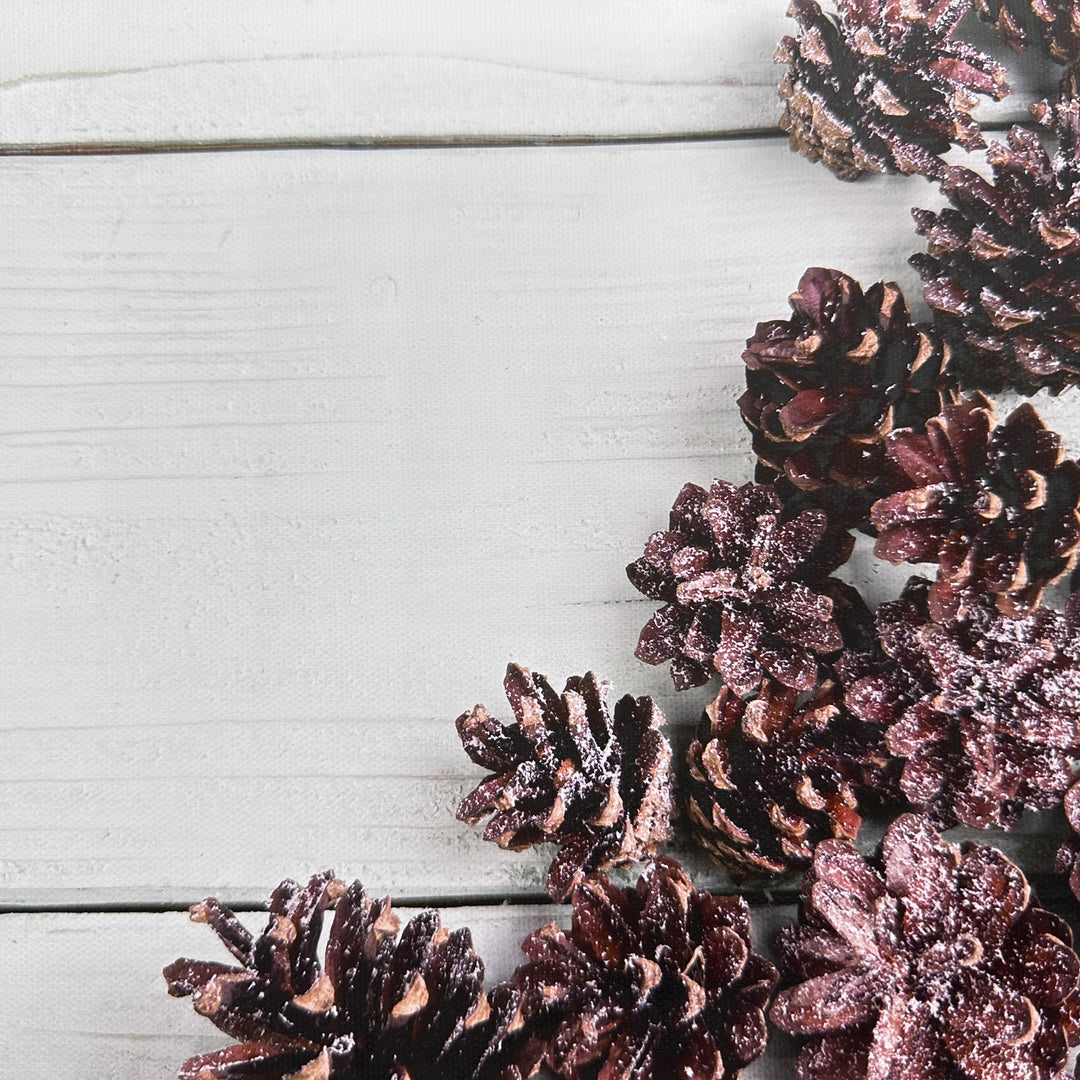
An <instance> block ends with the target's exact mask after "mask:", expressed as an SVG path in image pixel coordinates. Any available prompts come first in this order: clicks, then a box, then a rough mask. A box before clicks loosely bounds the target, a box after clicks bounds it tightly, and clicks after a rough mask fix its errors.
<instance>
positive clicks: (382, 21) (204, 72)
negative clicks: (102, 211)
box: [0, 0, 1057, 150]
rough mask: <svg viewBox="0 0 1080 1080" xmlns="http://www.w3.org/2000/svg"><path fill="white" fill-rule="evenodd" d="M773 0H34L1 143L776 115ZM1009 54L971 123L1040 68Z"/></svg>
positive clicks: (376, 133)
mask: <svg viewBox="0 0 1080 1080" xmlns="http://www.w3.org/2000/svg"><path fill="white" fill-rule="evenodd" d="M785 7H786V2H785V0H751V2H749V3H748V2H747V0H548V2H545V3H543V4H535V3H532V2H530V0H455V2H454V3H442V4H408V3H395V4H387V3H385V2H384V0H311V2H309V3H304V4H298V3H294V2H291V0H237V2H234V3H231V4H221V3H218V2H214V0H179V2H177V3H172V4H165V5H147V4H144V3H138V2H136V0H82V2H81V3H78V4H71V3H68V2H67V0H37V2H36V3H35V4H33V6H32V7H29V6H28V7H26V8H25V11H24V12H23V13H22V15H21V18H18V19H16V20H14V22H13V23H11V24H9V25H8V27H7V28H6V29H7V32H6V33H5V34H4V35H3V40H0V149H3V148H7V149H9V150H10V149H24V150H25V149H28V148H33V147H55V146H65V147H77V148H81V149H87V148H93V147H95V146H97V147H100V146H102V145H114V146H128V147H130V146H144V147H145V146H161V145H164V146H170V145H177V144H185V143H192V142H203V143H211V144H215V145H217V144H228V143H229V142H232V141H235V140H249V141H252V142H282V141H285V142H288V141H290V140H292V141H297V140H299V141H316V142H318V141H330V142H335V141H342V142H359V143H363V142H370V141H380V140H389V141H394V140H406V141H408V140H420V141H424V140H444V139H445V140H448V141H469V140H472V141H476V140H485V139H494V140H498V139H511V140H513V139H546V138H552V139H566V138H585V139H589V138H626V137H630V138H634V137H654V136H658V137H671V136H679V135H700V134H716V133H722V132H727V133H730V132H745V131H751V130H772V129H775V127H776V123H777V118H778V116H779V111H780V110H779V105H778V103H777V99H776V86H777V83H778V82H779V79H780V69H779V68H777V67H776V66H775V65H774V64H773V62H772V55H773V51H774V49H775V46H776V43H777V41H778V40H779V39H780V37H781V36H782V35H783V34H785V33H790V32H791V30H792V28H793V26H794V23H793V21H792V20H790V19H788V18H786V17H785V14H784V11H785ZM971 23H972V25H970V26H969V25H968V24H967V23H965V25H964V33H965V35H968V36H969V37H970V39H971V40H974V41H977V42H978V43H979V44H981V45H983V46H985V47H989V48H992V49H993V51H995V52H996V53H997V54H998V55H1000V56H1001V58H1002V59H1003V60H1005V62H1006V63H1007V64H1008V66H1009V69H1010V71H1011V72H1013V77H1012V79H1011V81H1012V84H1013V85H1014V87H1015V90H1016V92H1015V94H1014V95H1013V96H1012V97H1011V98H1009V99H1007V100H1006V101H1005V102H1001V103H993V102H987V103H984V104H983V105H981V106H980V112H979V116H980V119H981V120H982V121H983V122H984V123H988V124H994V123H997V124H1001V123H1003V122H1006V121H1008V122H1012V121H1014V120H1017V119H1026V118H1027V114H1026V111H1025V110H1026V108H1027V104H1028V103H1029V102H1030V101H1033V100H1036V99H1038V98H1040V97H1042V96H1044V95H1045V94H1047V93H1050V92H1052V91H1053V87H1054V84H1055V81H1056V78H1057V72H1056V69H1053V68H1048V67H1047V66H1046V65H1044V64H1041V63H1040V62H1039V61H1038V58H1037V57H1035V56H1034V55H1025V56H1023V57H1020V58H1017V57H1015V56H1013V54H1012V53H1010V52H1009V51H1008V50H1007V49H1006V48H1005V47H1004V46H1002V45H1001V44H1000V43H999V42H997V40H996V38H995V37H994V36H993V35H992V34H991V33H990V32H989V30H988V29H987V28H986V27H984V26H982V25H980V24H977V23H974V20H971Z"/></svg>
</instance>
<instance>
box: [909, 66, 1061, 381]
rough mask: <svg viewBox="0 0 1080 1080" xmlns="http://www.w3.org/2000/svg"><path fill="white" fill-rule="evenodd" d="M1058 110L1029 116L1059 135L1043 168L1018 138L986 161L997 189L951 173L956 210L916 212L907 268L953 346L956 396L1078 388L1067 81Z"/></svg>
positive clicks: (949, 188)
mask: <svg viewBox="0 0 1080 1080" xmlns="http://www.w3.org/2000/svg"><path fill="white" fill-rule="evenodd" d="M1063 87H1064V89H1063V92H1062V99H1061V101H1060V102H1059V104H1057V105H1056V106H1053V107H1051V106H1049V105H1048V104H1047V103H1046V102H1043V103H1042V104H1041V105H1038V106H1035V107H1033V109H1032V111H1033V112H1034V113H1035V115H1036V116H1037V118H1038V119H1039V120H1040V122H1041V123H1042V124H1043V125H1045V126H1046V127H1048V128H1051V129H1052V130H1053V131H1055V132H1056V134H1057V136H1058V150H1057V153H1055V154H1054V156H1053V158H1051V157H1050V156H1049V155H1048V154H1047V152H1046V150H1044V149H1043V146H1042V143H1041V141H1040V139H1039V136H1038V135H1037V134H1036V133H1035V132H1034V131H1028V130H1027V129H1026V128H1022V127H1014V128H1012V130H1011V131H1010V132H1009V135H1008V145H1002V144H1001V143H994V144H993V145H992V146H991V147H990V150H989V152H988V154H987V160H988V161H989V162H990V164H991V165H992V166H993V182H992V183H991V182H990V181H988V180H985V179H983V178H982V177H981V176H979V175H978V174H977V173H974V172H972V171H971V170H970V169H964V168H962V167H960V166H954V167H951V168H949V169H948V170H947V171H946V173H945V176H944V178H943V182H942V190H943V191H944V192H945V194H946V195H947V196H948V197H949V200H950V201H951V202H952V204H953V207H954V208H952V209H950V208H946V209H944V210H942V211H941V212H940V213H934V212H932V211H930V210H915V211H913V213H914V215H915V222H916V229H917V230H918V232H919V233H921V234H922V235H923V236H925V237H926V239H927V253H922V254H917V255H913V256H912V258H911V264H912V266H914V267H915V268H916V270H918V272H919V274H920V275H921V277H922V279H923V281H924V282H925V283H926V285H925V288H924V295H925V296H926V301H927V303H928V304H929V305H930V306H931V307H932V308H933V309H934V314H935V318H936V320H937V324H938V326H939V328H940V330H941V332H942V334H944V335H945V336H946V337H947V338H949V339H950V340H951V341H952V342H953V344H954V346H955V353H954V356H953V365H952V366H953V370H954V372H955V374H956V375H957V377H958V378H959V380H960V383H961V385H962V386H965V387H978V388H981V389H984V390H991V391H997V390H1003V389H1010V388H1011V389H1014V390H1018V391H1020V392H1021V393H1025V394H1030V393H1034V392H1035V391H1036V390H1038V389H1040V388H1044V387H1045V388H1048V389H1049V390H1051V391H1052V392H1053V393H1058V392H1060V391H1061V390H1062V389H1063V388H1064V387H1067V386H1074V385H1076V384H1077V383H1078V382H1080V202H1078V200H1077V197H1076V191H1077V182H1078V180H1080V101H1078V100H1077V86H1076V79H1075V76H1070V77H1067V78H1066V80H1065V82H1064V83H1063Z"/></svg>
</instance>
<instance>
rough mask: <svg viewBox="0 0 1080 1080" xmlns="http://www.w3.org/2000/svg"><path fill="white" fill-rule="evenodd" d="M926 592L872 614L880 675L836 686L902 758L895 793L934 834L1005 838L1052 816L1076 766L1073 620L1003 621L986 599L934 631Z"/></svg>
mask: <svg viewBox="0 0 1080 1080" xmlns="http://www.w3.org/2000/svg"><path fill="white" fill-rule="evenodd" d="M929 592H930V587H929V582H927V581H925V580H923V579H921V578H912V579H911V581H909V582H908V585H907V587H906V588H905V589H904V593H903V595H902V597H901V598H900V600H898V601H893V602H891V603H886V604H882V605H881V607H879V608H878V613H877V619H878V632H879V634H880V638H881V644H882V648H883V649H884V650H885V653H886V654H887V655H888V657H889V658H890V660H891V666H890V667H888V668H887V669H886V670H884V671H880V672H877V673H874V674H870V675H867V676H865V677H863V678H861V679H857V680H855V681H854V682H851V683H849V684H848V685H847V686H846V688H845V689H846V694H845V697H844V702H845V704H846V705H847V707H848V708H849V709H850V710H851V711H852V712H853V713H854V714H855V715H856V716H858V717H859V718H860V719H863V720H865V721H868V722H870V723H874V724H886V725H888V730H887V731H886V735H885V745H886V746H887V748H888V749H889V751H890V752H891V753H893V754H895V755H896V756H897V757H901V758H906V759H907V760H906V762H905V765H904V770H903V773H902V775H901V778H900V786H901V788H902V789H903V791H904V793H905V794H906V795H907V797H908V798H909V799H910V800H911V802H912V803H913V804H914V805H916V806H917V807H919V808H920V809H924V810H926V811H927V812H928V813H929V814H930V815H931V816H932V818H933V819H934V821H935V823H937V824H938V825H940V826H942V827H945V828H947V827H950V826H952V825H955V824H956V823H957V822H963V823H964V824H965V825H971V826H973V827H975V828H979V829H984V828H988V827H990V826H999V827H1001V828H1005V829H1008V828H1011V827H1012V826H1013V825H1015V824H1016V821H1017V819H1018V818H1019V817H1020V814H1021V813H1022V811H1023V810H1024V809H1025V808H1027V809H1032V810H1045V809H1049V808H1051V807H1054V806H1057V805H1058V804H1059V803H1060V802H1061V799H1062V797H1063V796H1064V794H1065V791H1066V789H1067V788H1068V787H1069V785H1070V784H1071V783H1072V782H1073V781H1074V780H1075V779H1077V765H1076V758H1077V756H1078V754H1080V610H1078V609H1077V608H1076V607H1073V608H1072V609H1071V610H1070V611H1069V612H1067V613H1064V614H1063V613H1062V612H1058V611H1053V610H1051V609H1049V608H1044V607H1039V608H1036V609H1035V610H1033V611H1032V612H1030V613H1029V614H1027V615H1025V616H1024V617H1022V618H1013V617H1010V616H1007V615H1003V614H1002V613H1001V612H1000V611H998V610H997V608H996V607H995V606H994V604H993V602H992V601H991V600H990V599H989V598H987V599H986V600H985V601H984V602H983V603H981V604H979V605H978V606H976V607H973V608H972V609H971V611H970V612H969V618H968V620H966V621H964V622H960V623H950V624H945V625H943V624H940V623H936V622H934V621H933V620H932V619H931V617H930V614H929V611H928V607H929V604H928V593H929Z"/></svg>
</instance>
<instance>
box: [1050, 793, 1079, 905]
mask: <svg viewBox="0 0 1080 1080" xmlns="http://www.w3.org/2000/svg"><path fill="white" fill-rule="evenodd" d="M1065 816H1066V817H1067V818H1068V820H1069V826H1070V827H1071V829H1072V834H1071V835H1070V836H1069V838H1068V840H1066V841H1065V843H1064V844H1062V845H1061V847H1060V849H1059V850H1058V853H1057V858H1056V859H1055V861H1054V869H1055V870H1056V871H1057V872H1058V873H1059V874H1065V875H1067V877H1068V879H1069V888H1070V889H1072V893H1073V896H1075V897H1076V899H1077V900H1080V783H1076V784H1073V786H1072V787H1071V788H1069V790H1068V791H1067V792H1065Z"/></svg>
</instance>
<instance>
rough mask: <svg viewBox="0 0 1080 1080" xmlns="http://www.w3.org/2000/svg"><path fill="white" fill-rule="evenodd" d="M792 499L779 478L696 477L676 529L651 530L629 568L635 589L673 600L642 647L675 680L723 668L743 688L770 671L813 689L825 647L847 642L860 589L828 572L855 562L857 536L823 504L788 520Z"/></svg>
mask: <svg viewBox="0 0 1080 1080" xmlns="http://www.w3.org/2000/svg"><path fill="white" fill-rule="evenodd" d="M782 509H783V507H782V504H781V502H780V499H779V497H778V496H777V494H776V491H775V489H774V488H772V487H771V486H769V485H755V484H744V485H743V486H742V487H736V486H735V485H734V484H729V483H726V482H725V481H723V480H716V481H715V482H714V483H713V486H712V490H711V491H706V490H705V489H704V488H701V487H698V486H697V485H696V484H687V485H686V486H685V487H684V488H683V489H682V491H681V492H679V497H678V498H677V499H676V500H675V505H674V506H673V507H672V509H671V517H670V522H669V524H670V529H669V530H668V531H667V532H657V533H653V535H652V536H650V537H649V539H648V540H647V541H646V543H645V554H644V555H643V556H642V557H641V558H640V559H638V560H637V562H634V563H631V564H630V565H629V566H628V567H627V568H626V575H627V577H628V578H629V579H630V581H631V582H632V583H633V585H634V587H635V588H637V589H638V590H639V591H640V592H642V593H644V594H645V595H646V596H648V597H649V598H650V599H653V600H662V601H664V602H665V606H664V607H662V608H661V609H660V610H659V611H657V612H656V614H654V615H653V617H652V618H651V619H650V620H649V621H648V622H647V623H646V624H645V627H644V629H642V631H641V636H640V638H639V639H638V645H637V649H636V650H635V654H634V655H635V656H637V658H638V659H639V660H643V661H645V663H646V664H662V663H664V662H665V661H667V660H671V661H672V664H671V679H672V682H674V684H675V687H676V689H679V690H684V689H686V688H687V687H689V686H700V685H701V684H702V683H705V682H708V681H709V677H710V676H711V675H712V673H713V671H718V672H719V673H720V675H721V676H722V677H723V679H724V681H725V682H726V683H727V684H728V685H729V686H730V687H731V688H732V689H733V690H735V691H737V692H738V693H750V692H752V691H753V690H754V689H756V688H757V686H758V685H759V684H760V683H761V681H762V679H764V678H767V677H771V678H773V679H775V680H776V681H777V682H781V683H783V684H784V685H785V686H790V687H792V688H793V689H795V690H812V689H813V688H814V687H815V686H816V685H817V681H818V660H819V658H820V657H824V656H828V655H830V654H833V653H836V652H838V651H839V650H840V649H841V648H842V647H843V643H844V641H843V624H842V619H840V618H839V616H840V615H842V614H843V613H844V612H845V610H846V606H847V605H848V602H849V597H850V594H851V591H852V590H851V589H850V587H849V586H847V585H844V584H843V583H841V582H839V581H836V580H835V579H831V578H828V575H829V574H831V573H832V572H833V570H835V569H836V568H837V567H838V566H841V565H842V564H843V563H844V562H846V561H847V558H848V556H849V555H850V554H851V549H852V547H853V546H854V543H855V541H854V538H853V537H851V536H849V535H848V534H846V533H839V534H838V532H837V531H836V530H833V529H830V527H829V521H828V517H827V515H826V514H825V513H824V512H822V511H821V510H807V511H804V512H803V513H801V514H799V515H798V517H796V518H795V519H794V520H792V521H783V520H782V516H781V511H782ZM834 609H835V610H834Z"/></svg>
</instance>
